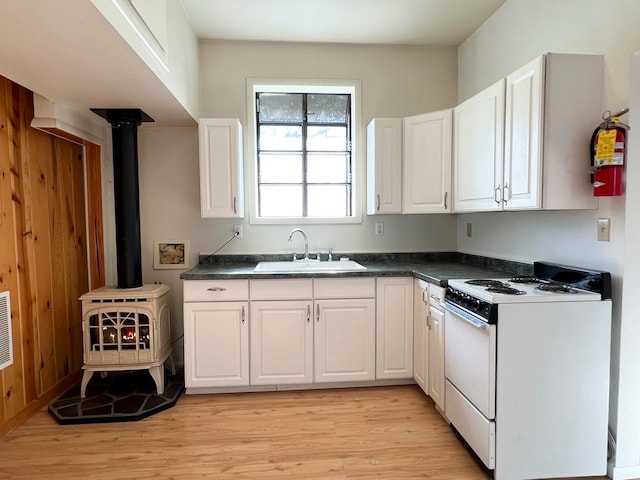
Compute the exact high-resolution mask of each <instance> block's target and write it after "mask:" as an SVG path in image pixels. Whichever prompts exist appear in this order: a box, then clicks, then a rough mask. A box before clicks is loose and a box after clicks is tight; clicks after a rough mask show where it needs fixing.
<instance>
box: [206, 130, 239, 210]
mask: <svg viewBox="0 0 640 480" xmlns="http://www.w3.org/2000/svg"><path fill="white" fill-rule="evenodd" d="M198 138H199V144H200V149H199V153H200V209H201V215H202V217H203V218H241V217H244V187H243V160H242V125H241V124H240V120H238V119H237V118H201V119H200V120H199V121H198Z"/></svg>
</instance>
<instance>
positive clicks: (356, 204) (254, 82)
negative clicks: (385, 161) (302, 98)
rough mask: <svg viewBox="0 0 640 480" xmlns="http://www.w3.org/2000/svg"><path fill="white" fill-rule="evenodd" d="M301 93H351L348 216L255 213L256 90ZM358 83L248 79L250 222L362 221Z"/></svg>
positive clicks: (319, 222)
mask: <svg viewBox="0 0 640 480" xmlns="http://www.w3.org/2000/svg"><path fill="white" fill-rule="evenodd" d="M293 91H295V92H301V93H334V94H340V93H346V94H349V95H351V135H352V137H351V158H352V160H351V161H352V168H353V173H352V179H351V182H352V192H351V195H352V198H351V201H352V207H353V215H352V216H350V217H329V218H323V217H259V216H258V180H257V171H258V157H257V152H256V142H257V132H256V108H255V99H256V93H260V92H282V93H291V92H293ZM360 91H361V86H360V81H359V80H308V79H305V80H302V79H280V78H278V79H274V78H271V79H269V78H249V79H247V126H246V127H247V128H246V130H247V135H246V137H245V151H246V152H247V155H246V157H245V158H246V160H245V169H246V170H245V171H246V176H245V192H246V193H247V205H248V206H249V208H248V210H249V222H250V223H252V224H258V225H289V224H293V223H295V224H297V225H309V224H353V223H362V206H363V198H364V192H365V190H364V188H365V184H364V180H365V178H366V172H365V168H366V163H365V159H364V155H362V154H361V153H360V152H364V149H362V148H361V145H362V143H361V142H362V138H363V137H362V126H361V122H360V108H361V107H360V106H361V95H360Z"/></svg>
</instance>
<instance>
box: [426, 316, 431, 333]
mask: <svg viewBox="0 0 640 480" xmlns="http://www.w3.org/2000/svg"><path fill="white" fill-rule="evenodd" d="M427 327H428V328H429V330H431V317H430V316H429V315H427Z"/></svg>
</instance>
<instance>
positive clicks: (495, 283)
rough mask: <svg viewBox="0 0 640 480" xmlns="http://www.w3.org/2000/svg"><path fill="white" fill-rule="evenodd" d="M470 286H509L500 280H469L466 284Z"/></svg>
mask: <svg viewBox="0 0 640 480" xmlns="http://www.w3.org/2000/svg"><path fill="white" fill-rule="evenodd" d="M464 283H467V284H469V285H478V286H480V287H507V286H508V285H507V284H505V283H503V282H501V281H499V280H487V279H484V278H479V279H477V280H467V281H466V282H464Z"/></svg>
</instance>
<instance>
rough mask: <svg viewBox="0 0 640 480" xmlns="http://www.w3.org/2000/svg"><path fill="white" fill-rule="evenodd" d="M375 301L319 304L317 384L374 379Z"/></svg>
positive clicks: (316, 327) (341, 301) (348, 300)
mask: <svg viewBox="0 0 640 480" xmlns="http://www.w3.org/2000/svg"><path fill="white" fill-rule="evenodd" d="M375 310H376V306H375V300H374V299H373V298H362V299H337V300H316V303H315V328H314V343H315V378H314V380H315V382H317V383H323V382H352V381H363V380H374V379H375V366H376V363H375V358H376V350H375V347H376V342H375V338H376V329H375V328H376V327H375Z"/></svg>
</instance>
